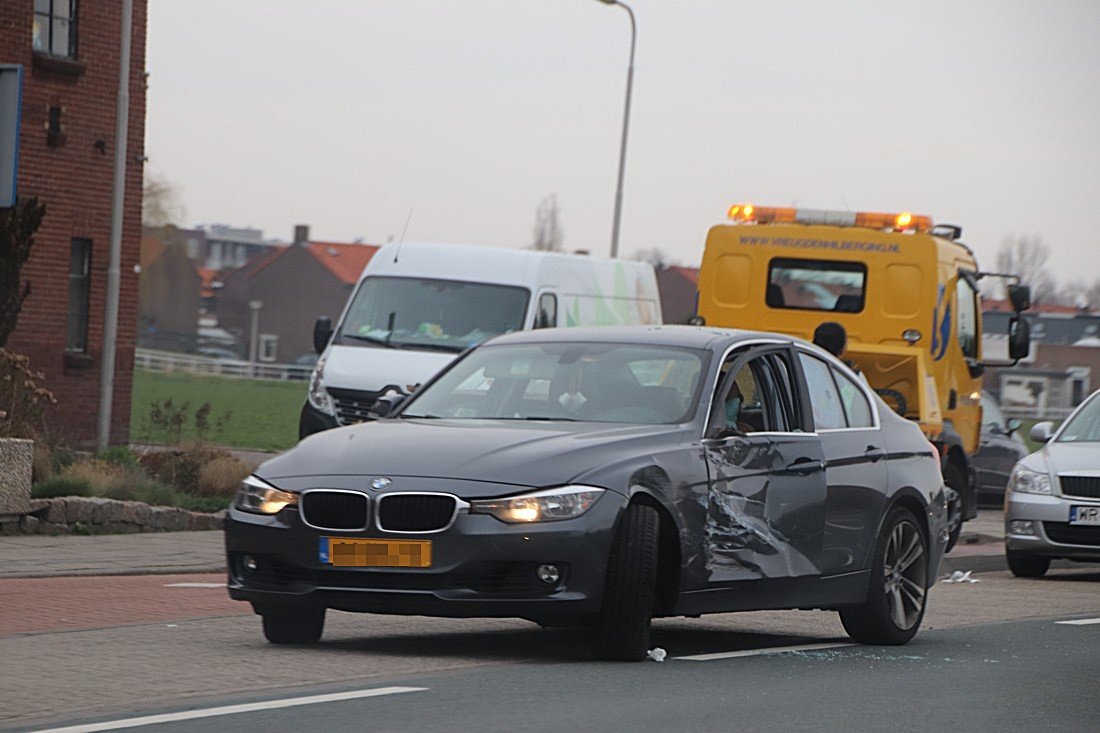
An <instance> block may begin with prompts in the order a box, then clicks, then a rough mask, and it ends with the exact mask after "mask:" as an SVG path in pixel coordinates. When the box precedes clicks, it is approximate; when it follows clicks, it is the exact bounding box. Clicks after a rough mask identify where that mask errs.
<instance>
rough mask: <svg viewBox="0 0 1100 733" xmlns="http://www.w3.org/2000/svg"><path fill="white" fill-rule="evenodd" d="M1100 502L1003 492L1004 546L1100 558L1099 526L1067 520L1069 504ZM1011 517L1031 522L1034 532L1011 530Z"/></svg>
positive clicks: (1061, 555) (1043, 553) (1045, 553)
mask: <svg viewBox="0 0 1100 733" xmlns="http://www.w3.org/2000/svg"><path fill="white" fill-rule="evenodd" d="M1097 505H1100V502H1098V501H1096V500H1090V499H1081V498H1074V497H1063V496H1050V495H1047V494H1028V493H1024V492H1019V491H1006V492H1005V549H1006V550H1007V551H1009V552H1018V553H1025V554H1029V555H1040V556H1044V557H1052V558H1067V559H1070V560H1088V561H1096V562H1100V527H1098V526H1088V525H1071V524H1069V512H1070V507H1071V506H1097ZM1014 521H1026V522H1030V527H1031V529H1032V532H1033V533H1034V534H1030V535H1029V534H1023V533H1019V532H1016V533H1014V532H1013V531H1012V527H1013V524H1012V523H1013V522H1014Z"/></svg>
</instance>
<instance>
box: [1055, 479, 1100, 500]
mask: <svg viewBox="0 0 1100 733" xmlns="http://www.w3.org/2000/svg"><path fill="white" fill-rule="evenodd" d="M1058 483H1060V484H1061V485H1062V495H1063V496H1081V497H1084V498H1086V499H1100V476H1062V475H1059V476H1058Z"/></svg>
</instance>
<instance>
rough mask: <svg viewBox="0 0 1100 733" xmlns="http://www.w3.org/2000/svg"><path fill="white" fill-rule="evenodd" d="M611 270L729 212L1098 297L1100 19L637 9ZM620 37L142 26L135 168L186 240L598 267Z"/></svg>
mask: <svg viewBox="0 0 1100 733" xmlns="http://www.w3.org/2000/svg"><path fill="white" fill-rule="evenodd" d="M628 2H629V4H630V5H631V7H632V8H633V9H634V12H635V16H636V18H637V22H638V46H637V52H636V58H635V78H634V100H633V105H632V111H631V117H630V139H629V148H628V152H627V169H626V183H625V186H624V189H625V193H624V203H623V224H622V234H621V238H620V254H621V255H622V256H627V257H629V256H631V255H632V254H633V253H634V252H635V251H637V250H639V249H644V248H652V247H657V248H660V249H661V250H663V251H664V252H665V253H667V254H668V255H669V256H670V257H671V258H672V259H673V260H674V261H677V262H679V263H681V264H688V265H698V263H699V260H700V257H701V254H702V248H703V242H704V239H705V236H706V231H707V229H708V228H709V227H710V226H711V225H713V224H715V223H719V222H721V221H723V220H724V217H725V211H726V208H727V207H728V206H729V205H730V204H731V203H734V202H739V201H750V202H752V203H755V204H757V205H778V206H787V205H792V204H794V205H799V206H806V207H813V208H828V209H854V210H872V211H896V210H909V211H912V212H914V213H923V214H929V215H931V216H932V217H933V219H934V220H935V221H937V222H943V223H955V224H961V225H962V226H963V233H964V237H963V238H964V240H965V241H966V242H967V243H968V244H970V245H971V246H972V247H973V248H974V250H975V251H976V252H977V254H978V257H979V259H980V261H981V263H982V264H983V265H984V266H986V267H989V268H992V267H993V265H994V255H995V253H996V251H997V249H998V247H999V246H1000V244H1001V242H1002V240H1003V239H1004V238H1005V237H1006V236H1008V235H1010V234H1021V235H1035V234H1038V235H1041V236H1042V237H1043V239H1044V241H1045V242H1046V243H1047V244H1048V245H1050V247H1051V250H1052V256H1051V260H1050V263H1049V265H1050V268H1051V270H1052V271H1053V273H1054V274H1055V275H1056V276H1057V277H1059V278H1061V279H1067V278H1081V279H1085V280H1088V281H1090V282H1091V281H1094V280H1096V279H1097V278H1100V255H1098V254H1096V253H1097V251H1098V246H1097V245H1098V244H1100V237H1098V236H1097V234H1096V231H1097V224H1096V223H1095V222H1094V218H1095V217H1096V215H1097V211H1098V210H1100V206H1098V203H1100V43H1098V42H1097V39H1098V38H1100V2H1096V0H1078V1H1071V0H1049V1H1048V2H1038V1H1037V0H1036V1H1035V2H1018V1H1013V0H986V1H981V2H977V1H973V2H971V1H967V0H947V1H941V0H921V1H920V2H882V1H881V0H878V1H875V2H854V1H853V2H843V3H839V2H836V3H824V2H814V1H812V0H807V1H805V2H796V1H794V0H770V1H769V2H757V3H748V2H736V1H735V0H676V2H673V1H671V0H663V1H662V0H628ZM629 44H630V24H629V20H628V17H627V14H626V12H624V11H623V10H622V8H617V7H610V6H607V5H603V4H602V3H600V2H597V1H596V0H464V1H463V2H458V0H316V1H314V2H309V3H305V2H296V1H294V0H232V1H231V2H228V1H226V0H187V1H186V2H182V1H181V0H149V26H148V54H147V65H148V70H149V72H150V79H149V96H148V117H147V137H146V154H147V155H148V156H149V158H150V164H149V165H150V167H151V170H152V171H153V172H154V173H156V174H158V175H161V176H163V177H165V178H167V179H168V180H170V181H171V182H173V183H175V184H176V185H177V186H178V188H179V190H180V194H181V195H180V199H181V203H182V204H183V205H184V206H185V207H186V212H187V223H189V224H196V223H213V222H221V223H227V224H233V225H237V226H246V225H250V226H255V227H259V228H262V229H263V230H264V231H265V234H266V235H267V236H269V237H279V238H282V239H289V238H290V236H291V232H292V227H293V225H294V224H296V223H307V224H309V225H310V226H311V234H312V237H313V238H314V239H330V240H338V241H351V240H353V239H355V238H363V239H364V240H365V241H368V242H381V241H385V240H386V239H387V238H388V237H390V236H393V237H400V236H401V232H402V229H403V228H404V226H405V221H406V218H407V217H408V216H409V212H410V210H411V211H412V218H411V223H410V225H409V228H408V234H407V235H406V238H407V239H409V240H414V239H415V240H430V241H454V242H469V243H482V244H488V245H496V246H508V247H523V246H527V245H529V244H530V243H531V241H532V239H533V228H534V221H535V209H536V207H537V206H538V204H539V202H540V201H541V200H542V199H543V198H544V197H546V196H548V195H550V194H555V195H556V196H557V199H558V204H559V206H560V209H561V225H562V228H563V229H564V233H565V248H566V249H568V250H573V249H582V248H587V249H590V250H591V251H593V252H595V253H598V254H607V252H608V249H609V244H610V239H611V222H612V213H613V207H614V194H615V184H616V176H617V171H618V159H619V140H620V133H621V130H622V113H623V95H624V91H625V84H626V68H627V60H628V55H629V47H630V46H629Z"/></svg>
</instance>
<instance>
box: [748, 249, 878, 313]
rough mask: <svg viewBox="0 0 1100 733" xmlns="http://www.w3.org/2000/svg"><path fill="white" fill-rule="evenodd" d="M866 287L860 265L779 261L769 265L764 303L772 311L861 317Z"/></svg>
mask: <svg viewBox="0 0 1100 733" xmlns="http://www.w3.org/2000/svg"><path fill="white" fill-rule="evenodd" d="M866 285H867V266H866V265H864V264H863V263H860V262H830V261H824V260H801V259H791V258H776V259H774V260H772V261H771V262H770V263H769V265H768V290H767V295H766V296H765V300H766V302H767V304H768V305H769V306H770V307H772V308H791V309H795V310H815V311H830V312H834V313H859V312H860V311H862V310H863V302H864V293H865V291H866Z"/></svg>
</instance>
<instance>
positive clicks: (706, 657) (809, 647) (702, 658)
mask: <svg viewBox="0 0 1100 733" xmlns="http://www.w3.org/2000/svg"><path fill="white" fill-rule="evenodd" d="M843 646H855V644H853V643H851V642H844V643H840V644H803V645H801V646H773V647H769V648H767V649H746V650H745V651H740V652H716V653H714V654H692V655H691V656H687V657H673V659H685V660H687V661H689V662H710V661H712V660H715V659H734V658H735V657H759V656H762V655H764V654H783V653H784V652H810V651H816V650H818V649H839V648H840V647H843Z"/></svg>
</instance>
